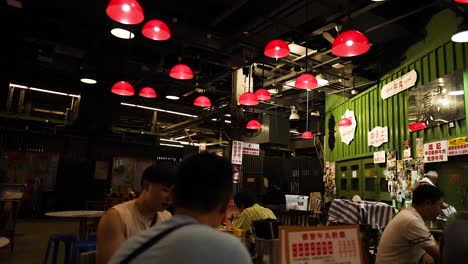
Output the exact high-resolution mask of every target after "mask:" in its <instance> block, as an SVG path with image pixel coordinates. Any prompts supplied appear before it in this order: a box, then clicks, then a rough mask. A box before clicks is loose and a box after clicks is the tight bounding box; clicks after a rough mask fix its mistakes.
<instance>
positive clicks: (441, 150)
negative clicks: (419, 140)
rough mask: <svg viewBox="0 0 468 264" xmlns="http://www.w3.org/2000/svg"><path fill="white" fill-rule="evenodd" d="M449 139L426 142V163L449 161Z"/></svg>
mask: <svg viewBox="0 0 468 264" xmlns="http://www.w3.org/2000/svg"><path fill="white" fill-rule="evenodd" d="M447 154H448V142H447V140H442V141H436V142H431V143H426V144H424V163H431V162H441V161H447V160H448V158H447Z"/></svg>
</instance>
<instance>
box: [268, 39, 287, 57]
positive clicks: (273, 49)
mask: <svg viewBox="0 0 468 264" xmlns="http://www.w3.org/2000/svg"><path fill="white" fill-rule="evenodd" d="M290 53H291V51H290V50H289V46H288V44H287V43H286V42H285V41H284V40H281V39H274V40H272V41H270V42H269V43H268V44H267V45H266V46H265V49H264V51H263V54H264V55H265V56H267V57H270V58H275V59H278V58H284V57H287V56H289V54H290Z"/></svg>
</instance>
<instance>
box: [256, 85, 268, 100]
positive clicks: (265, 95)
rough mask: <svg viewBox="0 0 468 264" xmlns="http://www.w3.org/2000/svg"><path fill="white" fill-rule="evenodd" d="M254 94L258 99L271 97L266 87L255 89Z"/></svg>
mask: <svg viewBox="0 0 468 264" xmlns="http://www.w3.org/2000/svg"><path fill="white" fill-rule="evenodd" d="M255 95H256V96H257V98H258V100H261V101H267V100H270V99H271V94H270V92H268V90H267V89H264V88H260V89H258V90H257V91H255Z"/></svg>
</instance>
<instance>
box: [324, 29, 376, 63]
mask: <svg viewBox="0 0 468 264" xmlns="http://www.w3.org/2000/svg"><path fill="white" fill-rule="evenodd" d="M369 49H370V44H369V40H368V39H367V38H366V36H365V35H364V34H362V33H361V32H359V31H357V30H347V31H344V32H342V33H341V34H339V35H338V36H337V37H336V39H335V41H333V44H332V48H331V52H332V53H333V54H334V55H335V56H339V57H353V56H358V55H361V54H364V53H366V52H367V51H369Z"/></svg>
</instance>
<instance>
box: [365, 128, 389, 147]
mask: <svg viewBox="0 0 468 264" xmlns="http://www.w3.org/2000/svg"><path fill="white" fill-rule="evenodd" d="M386 142H388V127H380V126H377V127H374V129H372V130H371V131H369V132H367V145H368V146H373V147H378V146H380V145H382V144H383V143H386Z"/></svg>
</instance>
